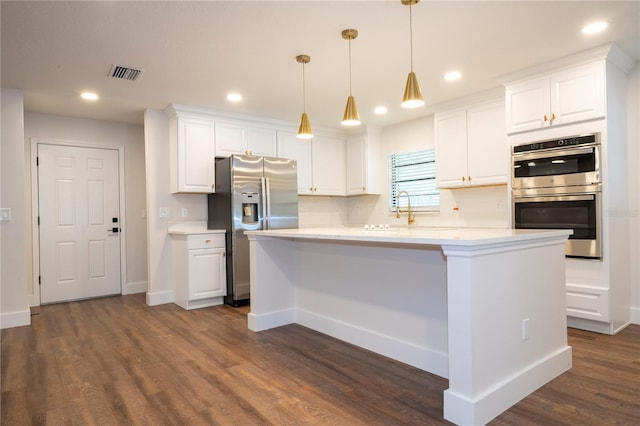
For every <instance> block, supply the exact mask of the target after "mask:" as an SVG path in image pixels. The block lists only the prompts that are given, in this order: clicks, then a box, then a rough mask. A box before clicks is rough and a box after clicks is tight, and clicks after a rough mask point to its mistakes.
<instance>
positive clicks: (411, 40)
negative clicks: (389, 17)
mask: <svg viewBox="0 0 640 426" xmlns="http://www.w3.org/2000/svg"><path fill="white" fill-rule="evenodd" d="M409 46H410V47H409V49H410V52H411V72H413V16H412V14H411V3H409Z"/></svg>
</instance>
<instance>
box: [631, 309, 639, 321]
mask: <svg viewBox="0 0 640 426" xmlns="http://www.w3.org/2000/svg"><path fill="white" fill-rule="evenodd" d="M631 324H637V325H640V308H634V307H632V308H631Z"/></svg>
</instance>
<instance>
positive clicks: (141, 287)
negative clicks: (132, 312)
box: [24, 112, 147, 303]
mask: <svg viewBox="0 0 640 426" xmlns="http://www.w3.org/2000/svg"><path fill="white" fill-rule="evenodd" d="M143 133H144V129H143V127H142V126H139V125H133V124H124V123H113V122H108V121H99V120H89V119H83V118H71V117H61V116H56V115H50V114H39V113H31V112H26V113H25V120H24V152H25V161H24V164H25V166H24V168H25V172H24V173H25V178H26V187H25V191H28V192H26V194H28V196H27V200H26V202H27V213H26V214H27V217H28V218H29V219H28V224H29V227H28V230H27V237H28V245H29V259H28V263H29V268H28V270H27V281H28V284H27V288H28V290H27V291H28V294H29V295H33V294H34V286H33V282H34V280H33V274H32V268H31V262H32V257H31V233H32V232H33V230H32V229H31V214H32V211H31V139H32V138H37V139H39V140H40V139H42V140H45V139H46V140H60V141H67V142H77V143H79V144H82V145H85V146H100V147H113V148H120V147H124V157H125V158H124V166H125V170H124V179H125V182H124V188H125V206H124V207H125V211H124V219H125V221H124V226H125V228H124V233H123V235H124V237H125V238H126V256H127V257H126V263H127V265H126V282H125V283H123V286H122V291H123V294H130V293H138V292H144V291H146V289H147V269H146V263H147V256H146V254H147V253H146V240H147V233H146V217H145V215H146V205H145V196H144V194H145V183H144V181H145V177H144V136H143ZM31 300H32V303H33V302H34V300H35V301H36V302H37V300H38V298H37V297H33V296H32V297H31Z"/></svg>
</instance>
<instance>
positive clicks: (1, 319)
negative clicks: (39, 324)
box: [0, 309, 31, 329]
mask: <svg viewBox="0 0 640 426" xmlns="http://www.w3.org/2000/svg"><path fill="white" fill-rule="evenodd" d="M24 325H31V311H30V310H29V309H27V310H26V311H17V312H7V313H3V314H0V329H5V328H13V327H22V326H24Z"/></svg>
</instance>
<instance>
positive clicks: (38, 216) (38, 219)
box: [38, 216, 40, 226]
mask: <svg viewBox="0 0 640 426" xmlns="http://www.w3.org/2000/svg"><path fill="white" fill-rule="evenodd" d="M38 226H40V216H38Z"/></svg>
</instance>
